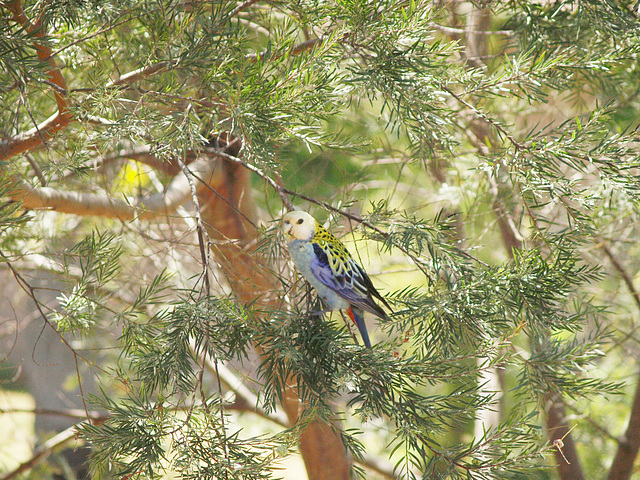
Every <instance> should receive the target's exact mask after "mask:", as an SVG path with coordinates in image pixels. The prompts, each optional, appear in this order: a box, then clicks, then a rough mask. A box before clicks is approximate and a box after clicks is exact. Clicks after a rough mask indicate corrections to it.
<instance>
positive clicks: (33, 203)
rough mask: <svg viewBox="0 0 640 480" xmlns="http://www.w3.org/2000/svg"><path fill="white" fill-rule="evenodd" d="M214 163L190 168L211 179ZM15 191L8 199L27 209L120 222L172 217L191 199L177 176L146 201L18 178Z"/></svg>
mask: <svg viewBox="0 0 640 480" xmlns="http://www.w3.org/2000/svg"><path fill="white" fill-rule="evenodd" d="M214 164H215V162H214V161H212V160H211V158H209V157H202V158H200V159H199V160H197V161H196V162H194V164H193V165H192V166H191V167H190V168H191V170H193V171H195V172H198V173H199V174H200V175H201V176H203V177H206V176H208V175H209V174H210V173H211V171H212V170H213V168H214ZM10 182H11V184H12V188H11V190H10V193H9V196H10V198H11V199H12V200H14V201H19V202H21V204H22V206H23V207H24V208H26V209H33V210H39V209H49V210H55V211H57V212H61V213H71V214H75V215H84V216H99V217H107V218H117V219H120V220H123V221H127V220H133V219H135V218H138V219H149V218H154V217H157V216H159V215H169V214H171V213H173V212H174V211H175V209H176V208H178V207H179V206H180V205H182V204H183V203H184V202H186V201H187V200H188V199H189V198H190V195H191V190H190V187H189V181H188V180H187V178H186V177H184V176H182V175H180V176H178V175H177V176H175V177H174V178H173V180H172V181H171V183H170V184H169V186H168V187H167V189H166V191H164V192H158V193H154V194H152V195H149V196H146V197H139V198H127V197H123V199H122V200H116V199H113V198H111V197H108V196H107V195H106V194H95V193H84V192H73V191H64V190H59V189H55V188H50V187H33V186H31V185H29V184H28V183H27V182H25V181H24V180H22V179H21V178H20V177H18V176H17V175H13V176H11V177H10Z"/></svg>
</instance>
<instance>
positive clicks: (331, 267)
mask: <svg viewBox="0 0 640 480" xmlns="http://www.w3.org/2000/svg"><path fill="white" fill-rule="evenodd" d="M282 232H283V233H284V236H285V238H286V241H287V246H288V247H289V255H291V259H292V260H293V263H294V264H295V266H296V268H297V269H298V270H299V271H300V273H301V274H302V276H303V277H304V278H305V279H307V281H308V282H309V283H310V284H311V285H312V286H313V287H314V288H315V289H316V291H317V292H318V295H320V298H321V299H322V301H323V302H324V304H325V305H326V306H327V308H328V310H345V311H346V312H347V315H349V317H350V318H351V320H353V323H355V324H356V326H357V327H358V330H359V331H360V335H362V341H363V342H364V344H365V345H366V346H367V347H371V341H370V340H369V334H368V333H367V327H366V325H365V323H364V312H365V311H367V312H370V313H373V314H374V315H376V316H378V317H380V318H382V319H383V320H388V319H389V317H387V314H386V313H385V312H384V310H382V308H381V307H380V306H379V305H377V304H376V303H375V302H374V300H373V297H375V298H377V299H378V300H380V301H381V302H382V303H383V304H384V305H385V306H386V307H387V308H388V309H389V310H391V307H389V304H388V303H387V302H386V301H385V299H384V298H382V295H380V293H378V291H377V290H376V288H375V287H374V286H373V283H371V279H370V278H369V276H368V275H367V273H366V272H365V271H364V270H363V269H362V267H361V266H360V265H358V264H357V263H356V261H355V260H354V259H353V258H352V257H351V255H350V254H349V252H348V251H347V249H346V247H345V246H344V245H343V244H342V242H340V240H338V239H337V238H336V237H335V236H333V235H332V234H331V233H329V232H328V231H327V230H326V229H325V228H324V227H323V226H322V225H320V224H319V223H318V222H317V221H316V219H315V218H313V217H312V216H311V215H309V214H308V213H306V212H301V211H297V210H296V211H293V212H289V213H287V214H286V215H285V216H284V218H283V219H282Z"/></svg>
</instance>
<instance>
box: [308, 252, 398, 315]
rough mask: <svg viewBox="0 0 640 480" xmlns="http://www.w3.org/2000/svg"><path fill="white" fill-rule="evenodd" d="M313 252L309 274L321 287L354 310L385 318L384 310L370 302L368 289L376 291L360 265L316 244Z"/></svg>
mask: <svg viewBox="0 0 640 480" xmlns="http://www.w3.org/2000/svg"><path fill="white" fill-rule="evenodd" d="M313 251H314V254H315V255H314V258H313V260H312V262H311V272H312V273H313V275H314V276H315V277H316V278H317V279H318V280H320V281H321V282H322V284H323V285H325V286H326V287H328V288H330V289H331V290H333V291H334V292H336V293H337V294H338V295H340V296H341V297H342V298H344V299H345V300H346V301H348V302H349V303H350V304H352V305H354V306H355V307H356V308H360V309H362V310H366V311H368V312H370V313H373V314H374V315H376V316H378V317H380V318H387V316H386V314H385V312H384V310H382V309H381V308H380V307H379V306H378V305H377V304H376V303H375V302H374V301H373V300H372V298H371V290H370V289H373V291H375V292H376V293H377V291H376V290H375V288H374V287H373V284H372V283H371V280H370V279H369V277H368V276H367V274H366V273H365V271H364V270H363V269H362V267H360V265H358V264H357V263H356V262H355V261H354V260H353V259H352V258H350V257H349V258H347V259H346V261H343V260H341V259H340V258H336V257H335V256H334V255H332V253H331V251H330V249H327V248H326V247H323V246H322V245H320V244H318V243H313ZM378 295H379V294H378ZM378 295H377V296H378Z"/></svg>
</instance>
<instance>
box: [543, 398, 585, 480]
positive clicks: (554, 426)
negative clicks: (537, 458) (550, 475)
mask: <svg viewBox="0 0 640 480" xmlns="http://www.w3.org/2000/svg"><path fill="white" fill-rule="evenodd" d="M546 411H547V435H548V436H549V440H550V441H551V443H552V444H553V445H555V447H556V448H555V451H554V456H555V458H556V465H557V466H558V475H559V476H560V478H561V479H562V480H584V475H583V473H582V467H581V466H580V459H579V458H578V452H577V450H576V444H575V443H574V441H573V439H572V437H571V435H570V429H569V427H568V426H567V421H566V418H565V409H564V405H563V404H562V401H561V400H560V399H559V398H558V397H556V396H553V397H551V398H549V399H548V401H547V408H546Z"/></svg>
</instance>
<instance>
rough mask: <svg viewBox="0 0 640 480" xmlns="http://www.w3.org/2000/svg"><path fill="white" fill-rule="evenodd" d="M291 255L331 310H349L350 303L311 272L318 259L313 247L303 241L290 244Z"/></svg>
mask: <svg viewBox="0 0 640 480" xmlns="http://www.w3.org/2000/svg"><path fill="white" fill-rule="evenodd" d="M288 247H289V255H291V259H292V260H293V263H294V264H295V266H296V268H297V269H298V270H299V271H300V273H301V274H302V276H303V277H304V278H305V279H306V280H307V281H308V282H309V283H310V284H311V285H312V286H313V288H315V289H316V291H317V292H318V295H320V298H321V299H322V300H323V302H324V303H325V304H326V306H327V308H328V309H329V310H340V309H347V308H349V302H347V301H346V300H345V299H344V298H342V297H341V296H340V295H338V294H337V293H336V292H335V291H333V290H331V289H330V288H329V287H327V286H326V285H325V284H324V283H322V282H321V281H320V280H319V279H318V278H317V277H316V276H315V275H314V274H313V271H312V270H311V265H312V263H313V262H314V261H315V259H316V254H315V252H314V250H313V245H312V244H311V243H310V242H306V241H303V240H292V241H290V242H288Z"/></svg>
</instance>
